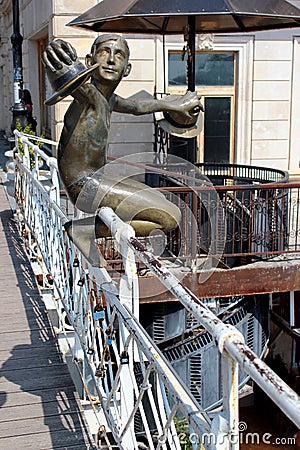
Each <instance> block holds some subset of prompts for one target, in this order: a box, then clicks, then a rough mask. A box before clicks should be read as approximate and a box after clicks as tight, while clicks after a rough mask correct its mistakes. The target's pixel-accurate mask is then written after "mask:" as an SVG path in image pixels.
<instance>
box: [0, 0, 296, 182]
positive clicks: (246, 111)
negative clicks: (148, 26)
mask: <svg viewBox="0 0 300 450" xmlns="http://www.w3.org/2000/svg"><path fill="white" fill-rule="evenodd" d="M96 3H97V2H96V1H95V0H86V1H84V2H83V1H77V2H71V1H70V0H62V1H57V0H20V1H19V8H20V24H21V30H20V32H21V35H22V36H23V47H22V50H23V81H24V88H26V89H29V90H30V92H31V95H32V99H33V108H34V115H35V116H36V117H37V121H38V132H39V133H42V134H43V135H44V136H46V137H51V138H52V139H54V140H58V139H59V135H60V131H61V128H62V123H63V122H62V121H63V116H64V113H65V111H66V109H67V107H68V105H69V102H70V97H68V98H67V99H65V100H63V101H61V102H60V103H58V104H57V105H55V106H52V107H46V106H45V105H44V100H45V98H47V97H48V96H49V95H50V92H51V88H50V86H49V84H48V81H47V79H46V76H45V71H44V68H43V65H42V63H41V54H42V52H43V50H44V49H45V47H46V45H47V43H48V42H49V41H51V40H52V39H54V38H62V39H65V40H67V41H69V42H70V43H71V44H72V45H73V46H74V47H75V48H76V50H77V52H78V55H79V57H80V59H81V60H82V61H83V62H84V58H85V55H86V54H87V53H88V52H89V50H90V47H91V44H92V42H93V40H94V39H95V37H96V33H92V32H88V31H85V30H80V29H79V28H74V27H68V26H67V24H68V23H69V22H70V21H71V20H72V19H74V18H75V17H77V16H78V15H79V14H81V13H82V12H84V11H86V10H87V9H89V8H90V7H92V6H94V5H95V4H96ZM294 3H297V2H294ZM12 32H13V18H12V0H2V2H1V4H0V118H1V123H0V128H1V129H3V130H4V131H5V132H6V134H9V133H10V126H11V122H12V113H11V111H10V108H11V106H12V105H13V60H12V43H11V39H10V38H11V35H12ZM126 37H127V38H128V42H129V47H130V50H131V62H132V66H133V70H132V72H131V74H130V75H129V77H128V78H126V79H124V80H123V81H122V83H121V84H120V86H119V88H118V91H117V93H118V94H119V95H121V96H124V97H128V96H130V95H133V94H135V93H137V92H140V91H147V92H148V93H150V94H155V93H163V92H171V93H183V92H185V90H186V85H185V62H184V61H182V60H181V59H182V49H183V47H184V41H183V38H182V37H181V36H172V37H166V38H165V42H164V43H163V40H162V37H161V36H155V37H153V36H138V35H130V36H126ZM299 67H300V31H299V29H291V30H280V31H279V30H278V31H270V32H259V33H254V34H232V35H214V36H212V35H203V36H202V35H200V36H198V39H197V58H196V84H197V90H198V92H199V94H200V95H201V96H202V100H203V103H204V106H205V124H204V129H203V132H202V133H201V135H200V136H199V139H198V153H197V159H198V162H211V161H212V162H225V163H238V164H248V165H258V166H265V167H273V168H277V169H284V170H287V171H289V173H290V176H291V177H298V176H299V175H300V168H299V162H300V155H299V144H300V123H299V121H300V111H299V109H300V104H299V100H298V99H299V94H300V92H299V91H300V79H299V76H298V68H299ZM153 141H154V127H153V117H152V116H144V117H143V116H140V117H131V116H124V115H121V114H113V117H112V127H111V133H110V150H109V151H110V153H111V154H112V155H113V156H123V155H126V154H130V153H137V152H142V151H151V150H152V148H153Z"/></svg>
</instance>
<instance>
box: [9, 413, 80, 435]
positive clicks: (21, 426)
mask: <svg viewBox="0 0 300 450" xmlns="http://www.w3.org/2000/svg"><path fill="white" fill-rule="evenodd" d="M28 412H29V413H30V410H29V411H27V414H28ZM41 418H42V417H37V418H36V417H33V416H31V418H30V419H28V418H25V419H24V420H20V419H15V420H17V424H16V422H15V420H11V421H6V422H2V423H0V439H3V438H7V437H13V436H15V435H16V425H17V427H18V436H25V435H28V434H33V433H34V434H36V433H45V432H49V430H50V429H51V432H57V431H59V430H64V429H65V428H67V426H68V421H70V422H71V423H72V428H73V429H74V430H77V431H78V430H80V429H81V426H82V423H81V420H80V417H78V413H76V412H70V411H69V412H68V415H66V414H63V413H62V415H61V416H58V415H57V414H56V415H52V416H50V415H48V416H47V418H46V420H45V421H44V420H37V419H41Z"/></svg>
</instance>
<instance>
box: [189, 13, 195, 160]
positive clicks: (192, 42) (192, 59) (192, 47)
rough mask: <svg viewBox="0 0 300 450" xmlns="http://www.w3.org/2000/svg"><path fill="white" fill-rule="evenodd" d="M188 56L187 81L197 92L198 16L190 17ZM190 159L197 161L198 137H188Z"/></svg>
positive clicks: (190, 89)
mask: <svg viewBox="0 0 300 450" xmlns="http://www.w3.org/2000/svg"><path fill="white" fill-rule="evenodd" d="M187 47H188V58H187V83H188V90H189V91H191V92H195V85H196V82H195V58H196V17H195V16H189V17H188V40H187ZM188 160H189V161H190V162H191V163H193V164H194V163H195V162H196V161H197V138H196V137H195V138H191V139H188Z"/></svg>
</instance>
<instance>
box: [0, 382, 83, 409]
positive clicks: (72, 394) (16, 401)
mask: <svg viewBox="0 0 300 450" xmlns="http://www.w3.org/2000/svg"><path fill="white" fill-rule="evenodd" d="M41 399H43V404H45V403H47V402H51V401H53V400H54V399H56V401H57V402H58V403H60V402H61V403H63V404H65V403H68V402H76V403H78V401H79V398H78V393H77V392H76V391H75V388H74V385H73V384H71V385H69V386H67V385H65V386H62V387H61V388H58V387H57V386H55V387H48V388H45V389H34V390H32V391H31V392H29V391H19V392H13V393H12V394H10V393H6V392H1V393H0V405H1V409H5V408H11V407H17V406H22V405H33V404H35V403H40V402H41Z"/></svg>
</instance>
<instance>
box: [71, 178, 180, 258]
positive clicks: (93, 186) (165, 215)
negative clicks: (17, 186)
mask: <svg viewBox="0 0 300 450" xmlns="http://www.w3.org/2000/svg"><path fill="white" fill-rule="evenodd" d="M96 204H97V205H98V207H102V206H107V207H110V208H112V209H113V210H114V211H115V212H116V214H117V215H118V216H119V217H120V218H121V219H122V220H123V221H124V222H126V223H128V224H130V225H131V226H132V227H133V228H134V230H135V232H136V235H137V236H148V235H149V234H150V233H151V232H152V231H154V230H155V229H160V230H162V231H164V232H169V231H171V230H173V229H174V228H176V227H177V226H178V225H179V223H180V220H181V213H180V210H179V208H178V207H177V206H176V205H174V204H173V203H171V202H170V201H168V200H167V199H166V198H165V197H164V195H163V194H161V193H160V192H159V191H157V190H155V189H152V188H149V187H148V186H146V185H145V184H143V183H140V182H138V181H135V180H131V179H124V180H121V181H118V180H116V179H113V178H112V177H107V176H105V175H103V176H102V177H101V180H100V179H99V175H98V176H97V179H96V178H94V179H91V181H89V180H88V181H87V182H86V183H85V184H84V186H83V187H82V188H81V190H80V192H79V193H78V196H77V201H76V206H77V207H79V206H80V209H81V210H83V211H85V212H95V205H96ZM65 228H66V230H67V233H68V235H69V236H70V238H71V240H72V241H73V242H74V243H75V244H76V245H77V247H78V248H79V249H80V250H81V252H82V253H83V254H84V256H85V257H86V258H87V260H88V261H89V262H90V263H91V264H92V265H93V266H98V267H99V266H101V265H103V260H102V258H101V256H100V252H99V250H98V248H97V245H96V243H95V239H97V238H99V237H106V236H108V235H109V234H110V233H109V230H108V229H107V228H106V226H105V225H104V224H103V223H102V222H101V220H100V219H99V217H98V216H96V217H95V216H92V217H87V218H84V219H79V220H73V221H71V222H68V223H67V224H66V225H65Z"/></svg>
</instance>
